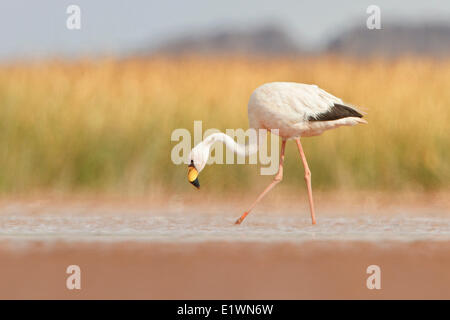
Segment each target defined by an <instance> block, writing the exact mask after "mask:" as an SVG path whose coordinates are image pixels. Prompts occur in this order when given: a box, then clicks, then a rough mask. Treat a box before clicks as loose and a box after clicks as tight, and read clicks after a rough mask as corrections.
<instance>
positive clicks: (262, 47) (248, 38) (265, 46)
mask: <svg viewBox="0 0 450 320" xmlns="http://www.w3.org/2000/svg"><path fill="white" fill-rule="evenodd" d="M156 52H157V53H163V54H175V55H179V54H190V53H196V54H211V55H228V54H244V55H246V54H252V55H254V54H256V55H286V54H297V53H299V52H300V49H299V48H298V47H297V45H296V44H294V42H293V41H292V40H291V39H290V37H289V36H288V35H287V34H286V33H285V32H284V31H283V30H282V29H280V28H278V27H275V26H265V27H262V28H258V29H254V30H250V31H219V32H215V33H211V34H206V35H203V36H201V35H196V36H184V37H180V38H176V39H173V40H171V41H169V42H167V43H165V44H163V45H162V46H161V47H159V49H157V50H156Z"/></svg>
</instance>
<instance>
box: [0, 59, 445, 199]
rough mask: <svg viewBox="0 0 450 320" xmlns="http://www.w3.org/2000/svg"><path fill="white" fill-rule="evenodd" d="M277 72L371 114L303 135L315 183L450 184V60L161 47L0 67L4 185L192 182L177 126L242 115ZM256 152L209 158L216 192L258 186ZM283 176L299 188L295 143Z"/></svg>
mask: <svg viewBox="0 0 450 320" xmlns="http://www.w3.org/2000/svg"><path fill="white" fill-rule="evenodd" d="M270 81H297V82H303V83H315V84H318V85H319V86H320V87H322V88H323V89H325V90H327V91H329V92H331V93H332V94H334V95H336V96H339V97H341V98H342V99H343V100H344V101H347V102H350V103H352V104H354V105H358V106H362V107H363V110H365V111H367V112H368V114H367V115H366V119H367V120H368V121H369V124H368V125H365V126H358V127H352V128H340V129H337V130H333V131H329V132H326V133H325V134H324V135H322V136H320V137H315V138H305V139H304V148H305V152H306V155H307V157H308V159H309V163H310V168H311V170H312V174H313V184H314V187H315V188H318V189H322V190H330V189H332V190H334V189H344V188H345V189H349V190H356V189H358V190H360V189H368V190H375V189H376V190H388V191H392V190H431V189H434V190H435V189H448V187H449V186H450V164H449V163H450V156H449V155H450V152H449V146H450V138H449V132H450V130H449V121H450V90H449V88H450V61H440V62H438V61H431V60H419V59H412V58H411V59H401V60H399V61H395V62H386V61H382V60H373V61H365V62H362V61H360V62H356V61H349V60H344V59H338V58H333V57H320V58H315V59H292V60H289V59H272V60H264V59H244V58H217V59H215V58H196V57H190V58H183V59H166V58H162V57H160V58H152V59H149V60H146V61H137V60H133V61H120V62H119V61H116V60H107V59H105V60H102V61H80V62H76V63H68V62H56V61H53V62H45V63H39V64H17V65H10V66H2V67H0V191H1V192H3V193H22V192H29V191H33V190H62V191H63V192H73V191H84V190H88V191H101V192H110V191H111V192H121V193H126V194H130V193H131V194H134V193H141V194H146V193H150V192H152V191H156V190H171V191H173V192H175V193H179V192H183V191H189V192H190V191H192V189H191V188H192V186H190V185H189V184H188V183H187V181H186V176H185V175H186V168H185V166H175V165H174V164H172V162H171V160H170V152H171V149H172V147H173V146H174V145H175V144H176V143H175V142H171V141H170V137H171V133H172V131H173V130H174V129H176V128H187V129H189V130H190V131H192V130H193V121H194V120H203V129H204V130H206V129H208V128H218V129H220V130H225V129H226V128H247V126H248V123H247V102H248V98H249V96H250V94H251V92H252V91H253V90H254V89H255V88H256V87H257V86H259V85H261V84H262V83H265V82H270ZM257 169H258V167H257V166H249V165H234V166H226V165H214V166H210V167H207V168H206V169H205V170H204V172H202V174H201V175H200V181H201V182H202V186H204V187H205V188H208V189H209V190H211V191H212V192H219V191H222V190H230V189H232V190H236V191H239V190H242V189H243V188H247V187H250V186H254V187H255V188H257V189H258V190H259V189H261V188H262V187H263V185H264V184H267V183H268V181H269V180H270V178H269V177H264V176H263V177H261V176H259V170H257ZM284 184H285V185H287V186H289V187H290V188H293V187H294V186H298V187H299V188H304V181H303V169H302V166H301V163H300V160H299V158H298V154H297V150H296V149H295V147H294V145H293V144H291V143H288V147H287V155H286V169H285V180H284Z"/></svg>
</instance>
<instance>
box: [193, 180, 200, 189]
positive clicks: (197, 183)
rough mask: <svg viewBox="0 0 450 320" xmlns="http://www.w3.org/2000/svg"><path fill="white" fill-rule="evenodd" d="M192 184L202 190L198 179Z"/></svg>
mask: <svg viewBox="0 0 450 320" xmlns="http://www.w3.org/2000/svg"><path fill="white" fill-rule="evenodd" d="M191 184H192V185H193V186H194V187H196V188H197V189H200V182H198V178H197V179H195V180H194V181H192V182H191Z"/></svg>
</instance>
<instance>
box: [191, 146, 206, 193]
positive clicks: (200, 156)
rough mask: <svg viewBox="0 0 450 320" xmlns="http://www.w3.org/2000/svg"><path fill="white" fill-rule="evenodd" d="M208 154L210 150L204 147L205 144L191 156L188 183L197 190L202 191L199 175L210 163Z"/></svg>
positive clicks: (192, 152) (197, 148)
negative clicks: (207, 163)
mask: <svg viewBox="0 0 450 320" xmlns="http://www.w3.org/2000/svg"><path fill="white" fill-rule="evenodd" d="M208 153H209V150H208V149H207V148H205V147H204V146H203V143H200V144H198V145H197V146H195V147H194V149H192V150H191V153H190V154H189V166H188V181H189V183H191V184H192V185H193V186H194V187H196V188H197V189H200V183H199V181H198V175H199V173H200V172H201V171H202V170H203V168H204V167H205V165H206V162H207V161H208Z"/></svg>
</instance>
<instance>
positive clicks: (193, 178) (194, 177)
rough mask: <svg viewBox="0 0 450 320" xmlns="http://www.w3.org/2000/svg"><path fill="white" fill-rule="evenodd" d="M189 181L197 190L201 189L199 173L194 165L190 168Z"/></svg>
mask: <svg viewBox="0 0 450 320" xmlns="http://www.w3.org/2000/svg"><path fill="white" fill-rule="evenodd" d="M188 181H189V182H190V183H191V184H192V185H193V186H194V187H196V188H197V189H200V183H199V182H198V171H197V169H195V167H194V166H193V165H189V167H188Z"/></svg>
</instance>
